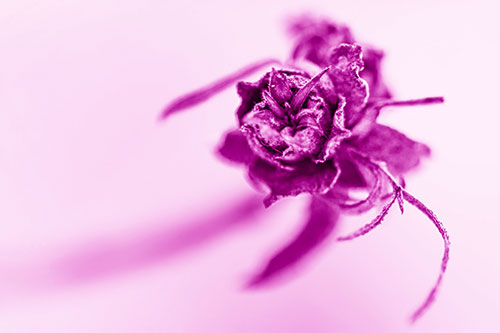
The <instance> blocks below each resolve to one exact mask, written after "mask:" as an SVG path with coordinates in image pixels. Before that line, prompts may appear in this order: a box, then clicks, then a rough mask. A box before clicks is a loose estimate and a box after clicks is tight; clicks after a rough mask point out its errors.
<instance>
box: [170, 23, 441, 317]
mask: <svg viewBox="0 0 500 333" xmlns="http://www.w3.org/2000/svg"><path fill="white" fill-rule="evenodd" d="M290 32H291V34H292V35H293V37H294V38H295V39H296V45H295V47H294V50H293V52H292V57H291V59H292V60H291V62H289V63H287V64H284V65H282V68H281V69H275V68H272V69H271V70H270V71H268V72H267V73H266V74H264V76H262V78H261V79H260V80H258V81H257V82H239V83H238V85H237V90H238V94H239V95H240V97H241V104H240V106H239V107H238V109H237V111H236V114H237V118H238V122H239V126H238V129H236V130H233V131H230V132H229V133H227V134H226V135H225V137H224V140H223V142H222V144H221V146H220V147H219V153H220V155H221V156H223V157H224V158H226V159H227V160H229V161H232V162H234V163H239V164H242V165H244V166H246V168H247V170H248V175H249V178H250V179H251V180H252V182H253V183H254V184H255V185H257V186H261V185H264V186H265V187H267V188H268V190H269V194H268V196H267V197H266V198H265V199H264V204H265V205H266V207H267V206H269V205H271V204H273V203H274V202H275V201H277V200H279V199H280V198H283V197H286V196H294V195H298V194H300V193H309V194H311V195H312V201H311V206H310V215H309V218H308V220H307V223H306V225H305V227H304V229H303V230H302V232H301V233H300V234H299V235H298V236H297V237H296V238H295V240H294V241H293V242H292V243H290V244H289V245H288V246H287V247H285V248H284V249H283V250H281V251H280V252H279V253H277V254H276V255H275V256H274V257H273V258H272V259H271V260H269V262H268V263H267V265H266V266H265V267H264V269H263V270H262V271H261V272H260V273H259V274H257V275H256V276H255V277H254V278H253V279H252V280H251V282H250V285H252V286H254V285H258V284H261V283H263V282H266V281H268V280H269V279H270V278H272V277H273V276H275V275H276V274H277V273H279V272H281V271H282V270H284V269H285V268H286V267H289V266H291V265H292V264H294V263H296V262H298V261H299V260H300V259H301V258H302V257H303V256H305V255H306V254H307V253H308V252H309V251H310V250H311V249H313V248H314V247H316V246H317V245H318V244H319V243H320V242H322V241H323V240H324V239H326V238H327V237H328V235H329V234H330V233H331V231H332V230H333V226H334V225H335V223H336V221H337V218H338V216H339V214H340V213H354V214H360V213H362V212H365V211H368V210H369V209H371V208H373V207H374V206H376V205H378V204H380V203H384V202H385V205H384V206H383V208H382V210H381V212H380V213H379V214H378V215H377V217H376V218H375V219H374V220H373V221H372V222H370V223H368V224H367V225H366V226H364V227H362V228H361V229H359V230H357V231H355V232H354V233H352V234H350V235H347V236H342V237H338V238H337V240H338V241H346V240H351V239H354V238H356V237H359V236H362V235H364V234H366V233H367V232H369V231H370V230H372V229H373V228H375V227H376V226H377V225H379V224H380V223H381V221H382V220H383V218H384V217H385V216H386V215H387V213H388V211H389V209H390V208H391V207H392V206H393V205H394V203H395V202H397V203H398V205H399V208H400V210H401V213H403V208H404V201H406V202H409V203H410V204H411V205H413V206H415V207H416V208H417V209H419V210H420V211H422V212H423V213H424V214H425V215H426V216H427V217H428V218H429V219H430V220H431V221H432V222H433V223H434V224H435V226H436V227H437V229H438V230H439V232H440V233H441V235H442V237H443V240H444V246H445V252H444V256H443V259H442V265H441V273H440V275H439V278H438V280H437V282H436V283H435V286H434V287H433V289H432V290H431V292H430V293H429V295H428V297H427V298H426V300H425V302H424V303H423V305H422V306H420V307H419V308H418V310H417V311H416V312H415V313H414V315H413V316H412V320H416V319H417V318H418V317H419V316H420V315H421V314H422V313H423V311H424V310H425V309H426V308H427V307H428V306H429V305H430V304H431V302H432V301H433V299H434V298H435V294H436V291H437V288H438V286H439V285H440V283H441V281H442V277H443V274H444V272H445V270H446V265H447V262H448V252H449V239H448V235H447V233H446V231H445V229H444V227H443V225H442V224H441V222H439V220H438V219H437V217H436V216H435V215H434V213H433V212H432V211H431V210H429V209H428V208H427V207H426V206H425V205H424V204H423V203H421V202H420V201H419V200H417V199H416V198H415V197H413V196H412V195H411V194H410V193H408V192H407V191H406V189H404V180H403V175H404V174H405V173H406V172H407V171H409V170H410V169H412V168H414V167H416V166H417V165H418V164H419V162H420V159H421V158H422V157H423V156H426V155H428V154H429V152H430V149H429V148H428V147H427V146H426V145H424V144H422V143H418V142H416V141H413V140H411V139H409V138H408V137H406V136H405V135H404V134H402V133H400V132H398V131H396V130H395V129H393V128H390V127H388V126H384V125H381V124H378V123H377V122H376V120H377V117H378V115H379V113H380V112H381V110H382V109H383V108H384V107H386V106H404V105H417V104H431V103H440V102H443V98H442V97H430V98H423V99H416V100H408V101H395V100H393V99H391V96H392V94H391V93H390V91H389V89H388V88H387V86H386V85H385V83H384V82H383V80H382V76H381V71H380V62H381V59H382V56H383V53H382V52H381V51H378V50H375V49H373V48H370V47H364V48H362V47H361V46H360V45H358V44H356V42H355V40H354V37H353V36H352V34H351V32H350V31H349V29H348V28H347V27H345V26H343V25H338V24H335V23H332V22H329V21H327V20H316V19H313V18H310V17H301V18H299V19H297V20H296V21H294V22H292V24H291V25H290ZM362 51H364V54H363V53H362ZM272 63H277V61H276V60H265V61H263V62H259V63H256V64H254V65H251V66H249V67H247V68H245V69H243V70H241V71H239V72H236V73H235V74H232V75H230V76H228V77H225V78H224V79H222V80H220V81H218V82H216V83H214V84H212V85H210V86H208V87H205V88H202V89H200V90H197V91H195V92H193V93H191V94H188V95H186V96H184V97H181V98H179V99H177V100H176V101H174V102H173V103H171V104H170V105H169V106H168V107H167V108H166V109H165V111H164V113H163V114H162V117H166V116H168V115H170V114H172V113H174V112H177V111H180V110H182V109H185V108H187V107H191V106H193V105H195V104H198V103H200V102H202V101H204V100H206V99H208V98H209V97H210V96H212V95H214V94H216V93H217V92H219V91H220V90H222V89H224V88H225V87H227V86H229V85H231V84H232V83H233V82H235V81H238V80H240V79H241V78H242V77H244V76H246V75H248V74H250V73H252V72H254V71H256V70H258V69H261V68H265V67H268V66H270V65H271V64H272ZM310 68H313V69H315V71H314V72H312V71H311V69H310ZM396 179H399V181H397V180H396ZM353 189H358V190H359V189H362V190H365V191H366V192H367V196H366V198H364V199H362V200H356V199H353V198H352V197H351V193H350V192H351V191H352V190H353Z"/></svg>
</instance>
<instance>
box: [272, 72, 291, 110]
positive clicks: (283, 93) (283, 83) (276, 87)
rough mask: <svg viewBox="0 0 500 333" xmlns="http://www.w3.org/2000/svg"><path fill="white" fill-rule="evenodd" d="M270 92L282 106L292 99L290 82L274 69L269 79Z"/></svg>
mask: <svg viewBox="0 0 500 333" xmlns="http://www.w3.org/2000/svg"><path fill="white" fill-rule="evenodd" d="M269 91H270V93H271V96H273V98H274V99H275V100H276V101H277V102H278V103H280V104H283V103H285V102H286V101H288V100H290V98H292V90H291V89H290V86H289V85H288V80H287V78H286V76H285V74H283V73H281V72H278V71H276V70H275V69H274V68H273V70H272V71H271V76H270V79H269Z"/></svg>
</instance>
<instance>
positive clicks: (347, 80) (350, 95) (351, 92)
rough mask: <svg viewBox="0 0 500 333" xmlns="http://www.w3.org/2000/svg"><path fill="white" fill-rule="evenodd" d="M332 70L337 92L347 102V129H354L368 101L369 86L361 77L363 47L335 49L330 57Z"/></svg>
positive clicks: (350, 45) (344, 45)
mask: <svg viewBox="0 0 500 333" xmlns="http://www.w3.org/2000/svg"><path fill="white" fill-rule="evenodd" d="M329 61H330V62H329V63H330V65H331V66H332V69H331V70H330V71H329V76H330V79H331V80H332V82H333V85H334V87H335V91H336V92H337V93H338V94H340V95H342V96H343V97H344V98H345V100H346V106H345V111H344V112H345V122H346V127H347V128H350V127H352V126H353V125H354V124H355V123H356V121H357V120H358V119H359V118H360V117H361V115H362V111H363V107H364V106H365V104H366V101H367V99H368V86H367V84H366V82H365V81H364V80H363V79H361V77H360V76H359V71H360V70H362V69H363V60H361V46H359V45H355V44H341V45H340V46H338V47H336V48H335V49H333V51H332V53H331V54H330V57H329Z"/></svg>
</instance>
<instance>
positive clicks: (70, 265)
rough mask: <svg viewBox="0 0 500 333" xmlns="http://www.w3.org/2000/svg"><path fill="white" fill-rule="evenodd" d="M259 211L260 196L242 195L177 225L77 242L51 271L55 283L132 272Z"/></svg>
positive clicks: (221, 232)
mask: <svg viewBox="0 0 500 333" xmlns="http://www.w3.org/2000/svg"><path fill="white" fill-rule="evenodd" d="M263 210H264V208H263V205H262V198H260V197H258V196H246V197H244V198H242V199H240V200H237V201H230V202H227V203H226V204H225V205H224V207H218V209H217V210H214V211H211V212H205V213H204V214H203V215H202V216H200V217H198V218H191V219H188V220H186V221H180V222H178V223H174V224H175V225H180V226H181V227H177V228H170V227H167V228H158V229H154V230H147V231H144V230H138V231H137V232H135V233H133V235H132V236H128V235H130V233H129V234H128V235H126V236H122V237H119V236H114V237H109V238H107V239H103V240H100V241H99V242H92V243H90V244H89V243H87V244H80V245H78V246H76V249H74V250H71V251H70V253H69V254H66V255H64V257H63V258H61V259H59V260H57V261H56V262H55V264H54V265H53V267H52V268H51V270H52V272H53V273H54V278H55V280H56V281H57V283H59V284H66V283H70V284H74V283H81V282H87V281H90V280H96V279H102V278H106V277H110V276H114V275H117V274H123V273H126V272H131V271H135V270H138V269H141V268H143V267H145V266H149V265H151V264H155V263H158V262H163V261H165V260H168V259H171V258H173V257H175V256H178V255H181V254H183V253H186V252H188V251H192V250H195V249H198V248H199V247H201V246H203V245H206V244H207V243H209V242H211V241H213V240H215V239H218V238H220V237H221V236H223V235H224V234H226V233H228V232H230V231H233V230H235V229H237V228H239V227H242V226H245V225H249V224H253V223H255V222H256V221H257V219H256V218H255V216H256V215H257V213H259V212H262V211H263ZM200 214H201V213H200ZM172 224H173V223H171V222H168V223H167V225H172Z"/></svg>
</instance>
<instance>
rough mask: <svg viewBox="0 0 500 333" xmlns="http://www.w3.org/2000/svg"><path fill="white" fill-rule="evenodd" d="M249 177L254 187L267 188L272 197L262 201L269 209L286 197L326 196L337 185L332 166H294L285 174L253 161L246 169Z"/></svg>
mask: <svg viewBox="0 0 500 333" xmlns="http://www.w3.org/2000/svg"><path fill="white" fill-rule="evenodd" d="M248 174H249V177H250V179H252V180H253V181H254V182H256V183H263V184H265V185H267V187H268V188H269V189H270V191H271V193H270V194H269V195H268V196H267V197H266V198H265V199H264V205H265V206H266V207H269V206H270V205H272V204H273V203H274V202H275V201H277V200H278V199H280V198H282V197H286V196H290V195H292V196H296V195H298V194H300V193H304V192H306V193H325V192H326V191H328V190H329V189H330V188H331V187H332V186H333V185H334V184H335V182H336V180H337V178H338V175H339V172H338V169H337V168H336V167H335V166H334V164H333V163H331V162H330V163H321V164H315V163H313V162H311V161H309V160H305V161H301V162H297V163H295V164H294V169H292V170H287V169H283V168H280V167H279V166H275V165H271V164H269V163H267V162H266V161H264V160H262V159H260V158H259V159H256V160H255V161H254V162H253V163H252V164H250V168H249V172H248Z"/></svg>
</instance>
